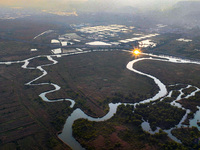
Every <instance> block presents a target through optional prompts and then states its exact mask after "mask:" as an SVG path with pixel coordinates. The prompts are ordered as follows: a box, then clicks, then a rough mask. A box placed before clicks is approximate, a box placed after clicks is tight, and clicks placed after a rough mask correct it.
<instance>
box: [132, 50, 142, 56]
mask: <svg viewBox="0 0 200 150" xmlns="http://www.w3.org/2000/svg"><path fill="white" fill-rule="evenodd" d="M140 53H141V51H140V50H139V49H134V50H133V54H134V55H139V54H140Z"/></svg>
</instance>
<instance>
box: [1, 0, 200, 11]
mask: <svg viewBox="0 0 200 150" xmlns="http://www.w3.org/2000/svg"><path fill="white" fill-rule="evenodd" d="M178 1H180V0H56V1H55V0H28V1H27V0H1V1H0V5H1V6H9V7H23V8H24V7H25V8H40V9H64V10H70V9H84V10H85V11H87V10H91V9H92V10H107V9H114V8H118V7H121V6H132V7H137V8H139V9H144V10H145V9H147V10H149V9H150V10H152V9H167V8H169V7H171V6H172V5H173V4H175V3H176V2H178ZM193 1H195V0H193ZM196 1H198V0H196ZM91 7H92V8H91Z"/></svg>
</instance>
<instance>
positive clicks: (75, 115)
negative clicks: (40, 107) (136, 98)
mask: <svg viewBox="0 0 200 150" xmlns="http://www.w3.org/2000/svg"><path fill="white" fill-rule="evenodd" d="M93 51H94V52H98V51H108V50H93ZM93 51H83V52H74V53H68V54H60V55H40V56H36V57H32V58H28V59H25V60H22V61H11V62H0V64H2V65H11V64H15V63H23V65H22V68H24V69H37V70H39V71H41V72H42V75H40V76H39V77H37V78H35V79H33V80H32V81H30V82H28V83H26V84H25V85H28V86H40V85H51V86H53V87H54V90H50V91H46V92H43V93H41V94H40V95H39V96H40V97H41V98H42V100H43V101H45V102H58V101H70V102H71V105H70V107H71V108H73V107H74V105H75V101H74V100H72V99H67V98H66V99H55V100H50V99H48V98H47V97H46V94H49V93H53V92H55V91H58V90H60V86H59V85H56V84H54V83H38V84H36V83H35V82H36V81H37V80H39V79H40V78H42V77H44V76H46V75H47V74H48V73H47V71H45V70H44V69H43V67H44V66H50V65H55V64H57V63H58V62H57V61H56V60H54V59H53V57H62V56H69V55H78V54H83V53H91V52H93ZM123 51H124V52H128V53H130V52H131V51H128V50H123ZM142 55H146V56H148V57H147V58H138V59H135V60H133V61H130V62H129V63H128V64H127V66H126V68H127V69H128V70H130V71H133V72H135V73H137V74H140V75H142V76H146V77H148V78H151V79H152V80H153V81H154V82H155V84H156V85H157V86H158V87H159V91H158V93H157V94H156V95H155V96H154V97H152V98H149V99H145V100H143V101H141V102H139V103H133V104H131V105H134V107H136V106H137V105H138V104H144V103H149V102H150V101H155V100H158V99H160V98H161V100H162V98H164V97H171V94H172V91H170V92H169V93H168V91H167V88H166V85H164V84H163V83H162V82H161V81H160V80H159V79H158V78H156V77H154V76H152V75H149V74H146V73H143V72H141V71H138V70H136V69H134V64H135V63H137V62H139V61H143V60H156V61H164V62H172V63H193V64H200V62H195V61H190V60H183V59H180V58H174V57H170V56H158V55H153V54H147V53H142ZM39 57H46V58H47V59H48V60H49V61H50V62H52V63H50V64H45V65H41V66H37V67H28V65H29V63H30V61H31V60H33V59H36V58H39ZM172 86H173V85H172ZM189 87H194V86H192V85H188V86H187V87H185V88H182V89H180V95H179V96H178V97H177V98H176V99H175V100H174V101H173V102H172V103H171V105H173V106H177V107H179V108H182V109H185V108H183V107H182V106H181V105H180V104H179V103H177V101H178V100H180V99H181V97H182V95H183V92H182V90H183V89H186V88H189ZM195 88H196V90H195V91H194V92H192V93H191V94H189V95H187V96H185V98H189V97H191V96H193V95H195V93H196V92H199V91H200V89H199V88H198V87H195ZM121 104H122V103H116V104H113V103H110V104H109V112H108V113H107V114H106V115H105V116H104V117H102V118H93V117H90V116H88V115H87V114H85V113H84V112H83V111H82V110H81V109H79V108H77V109H75V110H74V111H73V112H72V114H71V116H69V117H68V118H67V120H66V122H65V125H64V128H63V130H62V133H61V134H59V135H58V137H59V138H60V139H61V140H62V141H63V142H64V143H66V144H67V145H69V146H70V147H71V148H72V149H74V150H81V149H84V148H83V147H82V146H81V145H80V143H78V142H77V141H76V140H75V139H74V138H73V136H72V125H73V123H74V121H75V120H77V119H81V118H83V119H88V120H89V121H96V122H100V121H106V120H108V119H110V118H111V117H112V116H113V115H114V114H115V113H116V111H117V107H118V106H119V105H121ZM125 105H126V104H125ZM198 109H199V111H197V112H196V114H195V117H194V119H192V120H190V126H197V123H196V122H197V120H198V118H199V116H200V107H198ZM189 113H190V110H186V114H185V115H184V116H183V118H182V120H181V121H180V123H179V124H178V126H177V127H181V124H182V122H183V121H184V120H185V119H186V118H187V115H188V114H189ZM142 128H143V130H145V131H148V132H149V133H151V134H154V133H156V132H158V130H159V128H157V130H156V131H152V130H151V128H150V125H149V123H148V122H147V121H144V122H143V123H142ZM174 128H175V127H174ZM174 128H171V129H170V130H164V132H166V133H168V136H169V137H170V138H171V139H173V140H174V141H176V142H179V143H180V140H178V139H177V138H176V137H174V136H173V135H172V134H171V130H172V129H174ZM198 129H200V128H198Z"/></svg>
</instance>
